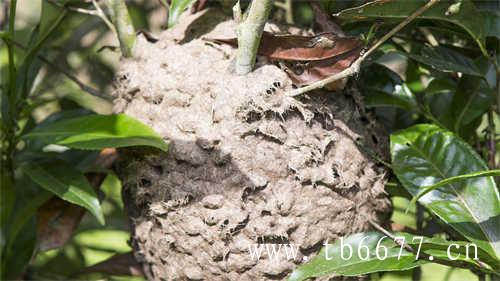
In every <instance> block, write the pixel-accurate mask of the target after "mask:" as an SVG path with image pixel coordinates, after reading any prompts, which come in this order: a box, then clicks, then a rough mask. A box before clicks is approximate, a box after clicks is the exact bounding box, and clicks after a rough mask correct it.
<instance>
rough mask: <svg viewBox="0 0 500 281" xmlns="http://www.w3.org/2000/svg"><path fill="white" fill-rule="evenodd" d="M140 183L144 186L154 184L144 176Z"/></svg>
mask: <svg viewBox="0 0 500 281" xmlns="http://www.w3.org/2000/svg"><path fill="white" fill-rule="evenodd" d="M140 185H141V186H142V187H150V186H151V185H153V183H152V182H151V181H150V180H148V179H145V178H142V179H141V181H140Z"/></svg>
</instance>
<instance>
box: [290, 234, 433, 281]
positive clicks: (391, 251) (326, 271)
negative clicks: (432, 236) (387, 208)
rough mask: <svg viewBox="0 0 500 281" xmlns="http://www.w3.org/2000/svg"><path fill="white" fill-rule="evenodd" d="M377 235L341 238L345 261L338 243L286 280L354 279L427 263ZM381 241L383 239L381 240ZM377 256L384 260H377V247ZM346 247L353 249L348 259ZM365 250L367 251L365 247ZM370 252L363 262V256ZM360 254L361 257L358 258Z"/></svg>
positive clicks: (382, 235) (355, 235)
mask: <svg viewBox="0 0 500 281" xmlns="http://www.w3.org/2000/svg"><path fill="white" fill-rule="evenodd" d="M384 236H385V235H384V234H381V233H378V232H363V233H357V234H354V235H351V236H348V237H345V238H343V246H344V258H342V256H341V249H342V247H341V242H340V241H336V242H335V243H333V244H331V245H329V246H328V248H326V247H325V248H323V249H322V250H321V251H320V252H319V254H318V255H317V256H316V257H314V258H313V259H312V260H311V261H309V262H308V263H306V264H303V265H301V266H299V267H298V268H297V269H296V270H294V271H293V272H292V274H291V275H290V278H289V279H288V280H289V281H299V280H306V279H309V278H313V277H319V276H326V275H332V274H335V275H341V276H357V275H362V274H368V273H373V272H380V271H399V270H407V269H411V268H414V267H417V266H419V265H422V264H425V263H428V261H426V260H416V259H415V255H414V254H413V253H410V252H408V251H406V250H404V249H403V250H402V251H401V252H400V250H401V246H399V245H397V244H396V243H394V241H392V240H391V239H390V238H389V237H385V238H384V239H382V238H383V237H384ZM381 239H382V240H381ZM379 241H381V242H380V244H379V246H378V248H379V250H378V253H379V257H383V255H385V252H384V249H383V248H382V247H385V248H386V249H387V257H385V258H384V259H382V258H379V257H377V255H376V253H377V244H378V243H379ZM348 247H351V248H352V256H351V257H350V258H347V257H348V256H349V250H348V249H347V248H348ZM365 247H367V248H365ZM367 252H368V253H369V255H368V256H367V258H366V259H365V260H363V259H361V258H365V256H366V253H367ZM359 254H361V255H359Z"/></svg>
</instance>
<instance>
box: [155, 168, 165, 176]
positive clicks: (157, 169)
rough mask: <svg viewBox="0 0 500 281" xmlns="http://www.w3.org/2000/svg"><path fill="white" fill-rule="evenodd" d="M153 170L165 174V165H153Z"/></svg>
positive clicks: (158, 173)
mask: <svg viewBox="0 0 500 281" xmlns="http://www.w3.org/2000/svg"><path fill="white" fill-rule="evenodd" d="M153 171H154V172H155V174H157V175H159V176H160V175H162V174H163V166H161V165H154V166H153Z"/></svg>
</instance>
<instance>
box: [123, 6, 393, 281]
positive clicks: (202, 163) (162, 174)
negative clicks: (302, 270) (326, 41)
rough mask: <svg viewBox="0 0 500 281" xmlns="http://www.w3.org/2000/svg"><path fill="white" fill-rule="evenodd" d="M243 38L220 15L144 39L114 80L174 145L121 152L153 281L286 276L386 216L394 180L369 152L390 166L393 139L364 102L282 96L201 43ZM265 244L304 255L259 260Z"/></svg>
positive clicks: (267, 72) (138, 239) (281, 79)
mask: <svg viewBox="0 0 500 281" xmlns="http://www.w3.org/2000/svg"><path fill="white" fill-rule="evenodd" d="M235 28H236V26H235V24H234V23H233V22H232V21H227V20H224V17H223V16H222V15H219V14H218V13H217V12H214V11H208V12H205V13H201V14H197V15H188V16H185V17H184V18H183V19H182V20H181V22H180V23H179V24H178V25H177V26H176V27H175V28H173V29H171V30H169V31H167V32H164V33H163V34H162V35H161V36H160V40H159V41H158V42H156V43H151V42H148V41H147V40H145V39H144V38H142V37H139V40H138V43H137V46H136V50H135V53H136V55H135V57H134V58H133V59H129V60H124V61H123V63H122V66H121V69H120V71H119V73H118V76H117V78H116V92H115V95H116V98H115V101H114V103H115V112H124V113H126V114H128V115H130V116H133V117H135V118H137V119H139V120H141V121H142V122H144V123H145V124H147V125H149V126H151V127H152V128H154V130H155V131H156V132H157V133H158V134H160V135H161V136H162V137H163V138H164V139H165V140H166V141H168V142H169V143H170V150H169V152H168V153H160V154H158V153H143V152H144V151H142V150H141V149H138V150H139V151H140V152H141V153H135V152H136V151H137V149H136V150H134V149H132V150H128V151H125V152H124V153H123V155H122V156H123V157H122V158H121V161H120V162H119V164H118V174H119V176H120V178H121V180H122V183H123V192H124V200H125V204H126V207H127V209H128V211H129V215H130V218H131V228H132V239H131V242H132V246H133V248H134V252H135V257H136V259H137V260H138V261H139V262H141V263H142V264H143V266H144V271H145V274H146V276H147V278H148V279H150V280H254V281H255V280H282V279H286V278H287V277H288V276H289V275H290V273H291V272H292V271H293V269H294V268H296V267H297V265H299V264H301V263H303V262H304V261H305V260H307V259H308V258H310V257H312V256H314V255H315V254H316V253H317V252H318V251H319V249H320V248H321V246H322V244H323V243H324V242H325V240H327V239H329V240H330V241H332V240H333V239H336V238H338V237H341V236H344V235H346V234H351V233H356V232H360V231H364V230H367V229H369V228H370V225H369V223H368V222H367V220H368V218H370V219H372V220H374V221H378V222H381V221H383V220H384V219H386V218H387V215H388V213H389V212H390V201H389V200H388V198H387V195H386V194H385V192H384V184H385V182H386V176H385V175H386V171H385V170H384V168H383V167H381V166H380V165H378V164H377V163H376V162H375V161H374V160H373V159H372V158H370V156H369V155H370V154H369V153H366V151H371V152H372V153H378V154H379V155H384V151H386V150H387V137H386V135H384V133H381V132H382V131H381V130H380V129H379V127H378V125H377V124H376V123H375V121H373V118H371V117H370V116H369V115H368V114H366V113H365V112H364V110H363V108H362V104H360V101H359V100H360V99H359V98H357V96H358V95H357V94H356V91H354V90H344V92H343V93H339V92H337V93H333V92H330V93H329V92H322V93H321V92H319V93H312V94H310V95H307V96H304V97H302V98H301V99H295V98H291V97H287V96H285V95H284V93H285V92H286V91H287V90H290V89H292V84H291V81H290V80H289V78H288V77H287V75H286V74H285V72H284V71H282V70H281V69H280V68H279V67H277V66H275V65H273V64H271V63H268V62H263V61H260V62H259V63H258V65H257V68H256V70H255V71H254V72H252V73H250V74H249V75H246V76H238V75H235V74H233V72H232V65H233V64H234V57H235V50H234V49H232V48H231V47H230V46H223V45H215V44H212V43H209V42H207V41H206V40H203V38H202V37H207V38H230V37H234V30H235ZM267 28H268V29H269V30H271V31H273V32H278V31H281V32H283V31H286V30H281V29H280V28H279V27H278V26H275V25H269V26H268V27H267ZM361 146H362V147H363V148H361ZM134 151H135V152H134ZM260 244H293V245H297V246H298V247H299V249H300V250H299V251H298V254H297V255H296V257H295V258H293V259H289V258H288V257H287V256H286V253H285V251H280V252H279V258H277V259H276V258H274V259H273V258H270V257H269V256H268V255H267V252H266V251H263V253H262V255H261V257H260V259H258V260H257V259H255V258H251V256H250V253H249V247H254V246H252V245H260Z"/></svg>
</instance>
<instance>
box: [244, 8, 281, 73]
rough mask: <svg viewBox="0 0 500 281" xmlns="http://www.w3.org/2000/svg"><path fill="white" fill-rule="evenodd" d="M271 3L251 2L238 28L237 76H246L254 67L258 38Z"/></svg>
mask: <svg viewBox="0 0 500 281" xmlns="http://www.w3.org/2000/svg"><path fill="white" fill-rule="evenodd" d="M272 2H273V1H272V0H253V1H252V3H251V4H250V7H249V8H248V14H247V16H246V18H245V19H243V21H242V22H241V23H240V24H239V26H238V30H237V33H238V51H237V54H236V73H237V74H240V75H244V74H247V73H249V72H251V71H252V69H253V67H254V65H255V58H256V57H257V50H258V49H259V43H260V38H261V36H262V31H263V30H264V25H265V24H266V20H267V18H268V17H269V13H270V12H271V7H272Z"/></svg>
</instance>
